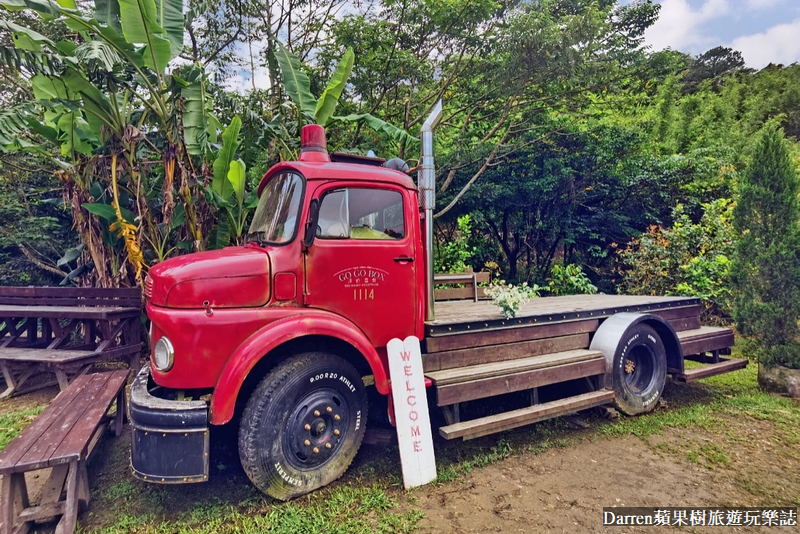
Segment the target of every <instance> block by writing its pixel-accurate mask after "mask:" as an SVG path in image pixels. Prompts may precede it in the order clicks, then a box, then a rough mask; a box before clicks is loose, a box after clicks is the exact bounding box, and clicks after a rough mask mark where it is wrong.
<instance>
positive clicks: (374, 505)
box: [82, 481, 423, 534]
mask: <svg viewBox="0 0 800 534" xmlns="http://www.w3.org/2000/svg"><path fill="white" fill-rule="evenodd" d="M130 494H131V491H130V489H129V487H128V486H127V485H126V481H122V482H119V483H117V484H115V485H113V486H111V487H110V488H109V489H108V490H107V491H106V493H105V494H104V497H105V498H112V497H120V498H122V499H123V500H124V499H126V498H128V497H129V496H130ZM398 506H399V504H398V502H397V500H396V499H394V498H393V497H391V496H390V495H389V494H388V493H387V492H386V491H385V490H384V489H383V488H380V487H378V486H372V487H357V486H345V485H342V486H338V487H335V488H333V489H331V490H329V491H319V492H316V493H314V494H311V495H308V496H306V497H302V498H300V499H297V500H295V501H292V502H288V503H281V504H274V502H273V501H269V500H267V499H264V498H254V499H252V500H250V501H246V502H244V503H240V504H239V505H234V504H229V503H225V502H223V501H222V500H220V499H212V500H209V501H205V502H202V503H198V504H197V505H195V506H194V507H193V508H192V509H191V510H189V511H188V512H186V513H184V514H181V515H180V516H179V517H177V518H175V519H174V520H164V519H163V518H159V517H157V516H155V515H153V514H144V515H131V514H125V513H122V514H121V515H119V516H118V517H117V520H116V522H115V523H114V524H113V525H110V526H106V527H103V528H102V531H103V532H107V533H109V534H117V533H119V534H122V533H133V534H157V533H161V532H169V533H175V532H178V533H196V534H212V533H214V534H216V533H220V534H224V533H243V534H250V533H252V534H256V533H264V532H269V533H276V534H284V533H286V534H288V533H297V532H326V533H331V534H339V533H340V534H349V533H354V534H359V533H364V534H367V533H372V532H379V533H384V532H385V533H389V532H400V533H402V532H411V531H413V530H414V529H415V528H416V526H417V524H418V523H419V521H420V519H422V517H423V514H422V512H420V511H418V510H412V511H409V512H402V511H398V510H397V507H398ZM120 508H122V509H124V508H125V507H124V506H121V507H120ZM82 532H85V531H83V530H82Z"/></svg>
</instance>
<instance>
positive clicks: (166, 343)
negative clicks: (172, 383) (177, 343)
mask: <svg viewBox="0 0 800 534" xmlns="http://www.w3.org/2000/svg"><path fill="white" fill-rule="evenodd" d="M153 360H154V362H153V363H154V364H155V366H156V369H157V370H158V371H161V372H162V373H163V372H166V371H169V370H170V369H172V364H173V363H175V349H174V348H173V347H172V342H171V341H170V340H169V338H168V337H167V336H163V337H161V338H159V340H158V341H156V346H155V348H154V349H153Z"/></svg>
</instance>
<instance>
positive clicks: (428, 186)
mask: <svg viewBox="0 0 800 534" xmlns="http://www.w3.org/2000/svg"><path fill="white" fill-rule="evenodd" d="M441 118H442V101H441V100H439V101H438V102H437V103H436V105H435V106H434V107H433V110H432V111H431V114H430V115H428V118H427V119H425V122H424V123H423V124H422V132H421V136H422V154H421V156H422V157H421V160H422V161H421V163H420V166H419V173H418V175H417V187H418V188H419V198H420V202H421V205H420V208H422V209H423V210H425V263H426V265H427V267H428V276H427V277H426V280H427V286H428V287H427V289H428V305H427V309H426V311H425V320H426V321H433V320H434V317H435V315H434V310H433V300H434V293H433V210H434V208H435V207H436V168H435V167H434V164H433V129H434V128H436V125H437V124H439V120H440V119H441Z"/></svg>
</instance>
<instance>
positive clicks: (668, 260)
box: [619, 199, 735, 320]
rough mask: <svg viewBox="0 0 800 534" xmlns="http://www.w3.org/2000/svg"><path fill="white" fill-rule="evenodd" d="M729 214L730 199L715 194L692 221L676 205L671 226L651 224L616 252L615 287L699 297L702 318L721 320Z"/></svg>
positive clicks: (725, 303)
mask: <svg viewBox="0 0 800 534" xmlns="http://www.w3.org/2000/svg"><path fill="white" fill-rule="evenodd" d="M732 213H733V203H732V202H731V201H730V200H729V199H720V200H717V201H714V202H711V203H709V204H704V205H703V216H702V218H701V219H700V221H699V222H698V223H693V222H692V221H691V219H690V218H689V215H688V214H687V213H686V212H685V211H684V209H683V206H681V205H678V206H677V207H676V208H675V210H674V212H673V219H674V221H675V222H674V223H673V225H672V227H671V228H661V227H659V226H655V225H654V226H651V227H650V228H649V229H648V230H647V232H645V233H643V234H642V235H640V236H639V237H638V238H634V239H632V240H631V242H630V243H628V245H627V247H626V248H625V249H623V250H620V251H619V262H620V264H621V275H622V283H621V284H620V287H619V289H620V291H621V292H624V293H632V294H640V295H683V296H691V297H700V298H702V299H703V300H704V302H705V306H706V310H705V314H706V318H710V317H714V318H716V319H717V320H725V319H726V318H727V317H729V314H730V312H731V309H730V306H731V301H730V298H731V281H730V279H729V270H730V258H731V257H732V254H733V249H734V245H735V233H734V229H733V225H732V223H731V217H732Z"/></svg>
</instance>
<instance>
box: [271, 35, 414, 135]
mask: <svg viewBox="0 0 800 534" xmlns="http://www.w3.org/2000/svg"><path fill="white" fill-rule="evenodd" d="M273 50H274V51H275V52H274V53H275V59H276V60H277V62H278V65H279V66H280V71H281V78H282V81H283V87H284V89H285V90H286V94H287V95H289V98H290V99H291V100H292V102H294V104H295V106H297V108H298V110H299V111H300V114H301V115H302V116H303V117H304V118H305V122H307V123H312V122H313V123H316V124H319V125H320V126H329V125H331V124H333V123H336V122H343V123H356V122H361V121H363V122H364V123H365V124H366V125H367V126H368V127H369V128H371V129H373V130H375V131H376V132H380V133H383V134H386V135H387V136H388V137H389V138H390V139H392V140H393V141H395V142H397V143H403V142H405V143H406V145H407V146H408V145H412V146H413V145H414V144H416V143H418V142H419V140H418V139H417V138H416V137H413V136H412V135H410V134H409V133H408V132H406V131H405V130H403V129H402V128H398V127H397V126H394V125H392V124H389V123H388V122H386V121H384V120H382V119H379V118H378V117H375V116H374V115H370V114H369V113H362V114H351V115H345V116H335V115H334V111H335V110H336V106H337V105H338V104H339V98H341V96H342V92H344V89H345V87H346V85H347V79H348V78H349V77H350V73H351V72H352V70H353V65H354V63H355V54H354V53H353V49H352V48H348V49H347V51H346V52H345V53H344V56H342V59H341V60H340V61H339V64H338V65H337V66H336V69H335V70H334V71H333V75H332V76H331V79H330V80H328V84H327V86H326V87H325V90H324V91H323V92H322V94H321V95H320V97H319V99H317V98H314V95H313V94H311V80H309V78H308V76H307V75H306V73H305V72H303V65H302V63H301V62H300V59H298V57H297V56H295V55H294V54H292V52H291V51H289V49H288V48H286V47H285V46H284V45H282V44H281V43H280V42H277V41H276V42H275V46H274V47H273Z"/></svg>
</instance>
